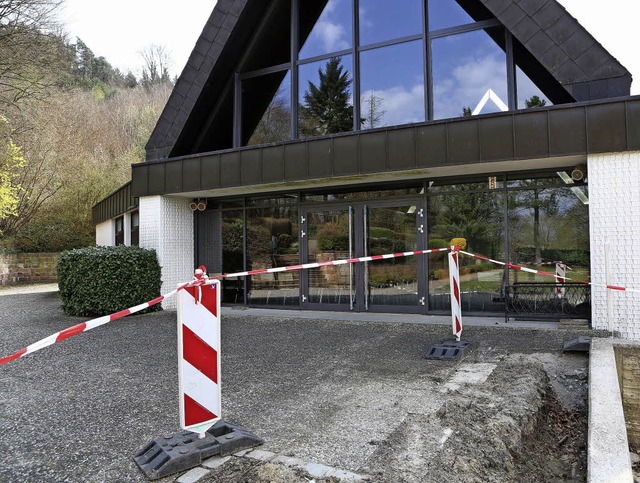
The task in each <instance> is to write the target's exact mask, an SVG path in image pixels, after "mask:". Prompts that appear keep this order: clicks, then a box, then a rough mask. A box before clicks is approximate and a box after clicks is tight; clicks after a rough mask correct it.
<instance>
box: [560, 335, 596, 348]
mask: <svg viewBox="0 0 640 483" xmlns="http://www.w3.org/2000/svg"><path fill="white" fill-rule="evenodd" d="M590 347H591V337H587V336H586V335H581V336H580V337H578V338H577V339H571V340H568V341H567V342H565V343H564V346H563V348H562V350H563V352H589V348H590Z"/></svg>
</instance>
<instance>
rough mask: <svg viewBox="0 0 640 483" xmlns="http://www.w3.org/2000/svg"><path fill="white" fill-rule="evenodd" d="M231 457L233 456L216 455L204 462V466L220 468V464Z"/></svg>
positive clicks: (211, 468) (212, 468)
mask: <svg viewBox="0 0 640 483" xmlns="http://www.w3.org/2000/svg"><path fill="white" fill-rule="evenodd" d="M230 459H231V456H223V457H221V456H214V457H213V458H209V459H208V460H206V461H205V462H203V463H202V466H204V467H205V468H209V469H210V470H215V469H216V468H219V467H220V466H222V465H223V464H225V463H226V462H227V461H229V460H230Z"/></svg>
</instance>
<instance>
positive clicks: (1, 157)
mask: <svg viewBox="0 0 640 483" xmlns="http://www.w3.org/2000/svg"><path fill="white" fill-rule="evenodd" d="M24 164H25V159H24V156H23V155H22V148H20V146H18V145H17V144H15V143H14V142H13V139H11V136H10V132H9V123H8V122H7V120H6V118H4V117H3V116H2V115H0V220H3V219H6V218H7V217H9V216H12V215H15V214H16V210H17V208H18V199H19V198H18V195H19V192H20V189H21V188H20V185H18V184H17V183H16V179H17V178H18V175H19V171H18V170H19V169H20V168H21V167H22V166H24ZM0 233H2V232H1V231H0Z"/></svg>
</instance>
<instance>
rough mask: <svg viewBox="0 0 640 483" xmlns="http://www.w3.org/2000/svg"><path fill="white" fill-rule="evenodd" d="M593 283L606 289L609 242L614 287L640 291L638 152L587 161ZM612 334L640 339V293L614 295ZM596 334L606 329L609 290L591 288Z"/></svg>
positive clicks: (601, 156)
mask: <svg viewBox="0 0 640 483" xmlns="http://www.w3.org/2000/svg"><path fill="white" fill-rule="evenodd" d="M587 173H588V177H589V231H590V240H591V247H590V249H591V281H592V282H593V283H594V284H602V285H606V283H607V281H606V270H607V266H606V263H605V243H606V241H607V239H609V241H610V251H609V258H610V260H609V271H610V276H611V280H610V283H611V284H612V285H618V286H622V287H627V288H640V255H639V253H640V151H628V152H624V153H606V154H599V155H592V156H589V158H588V170H587ZM609 297H610V301H611V328H610V329H611V330H613V331H617V332H619V333H620V335H621V336H622V337H624V338H627V339H633V340H640V294H635V293H631V292H619V291H612V292H611V293H610V294H609ZM591 316H592V325H593V327H594V328H595V329H605V330H606V329H608V327H607V289H605V288H604V287H597V286H592V287H591Z"/></svg>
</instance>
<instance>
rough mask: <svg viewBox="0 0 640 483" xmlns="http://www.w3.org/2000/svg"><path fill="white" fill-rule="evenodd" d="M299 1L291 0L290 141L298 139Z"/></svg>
mask: <svg viewBox="0 0 640 483" xmlns="http://www.w3.org/2000/svg"><path fill="white" fill-rule="evenodd" d="M299 12H300V1H299V0H291V139H298V134H299V133H298V108H299V103H300V101H299V93H298V88H299V80H298V79H299V77H298V44H299V42H300V29H299V24H300V22H299V17H300V15H299Z"/></svg>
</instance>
